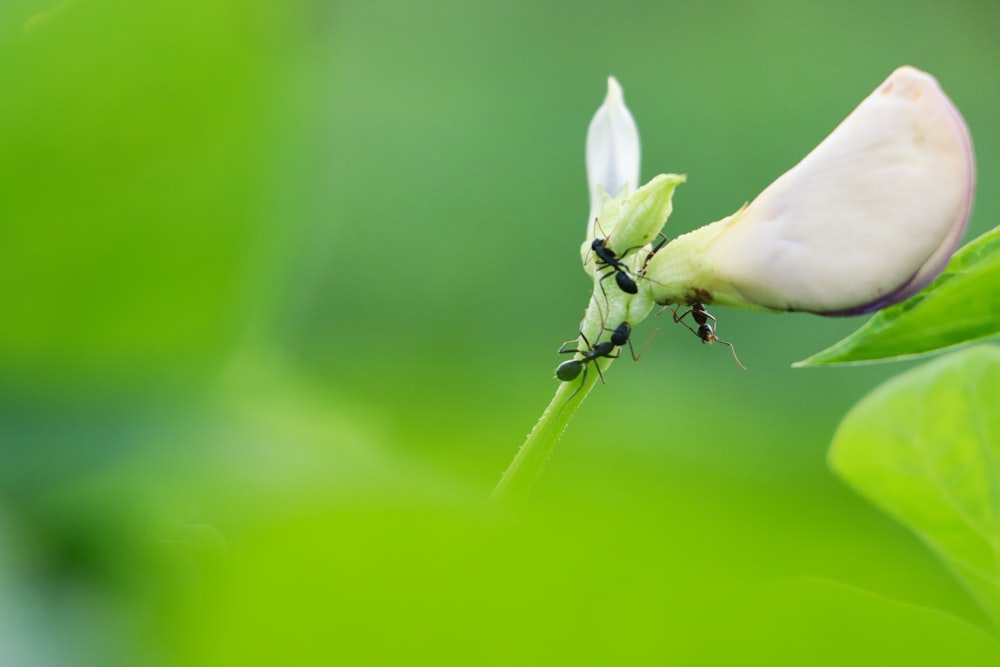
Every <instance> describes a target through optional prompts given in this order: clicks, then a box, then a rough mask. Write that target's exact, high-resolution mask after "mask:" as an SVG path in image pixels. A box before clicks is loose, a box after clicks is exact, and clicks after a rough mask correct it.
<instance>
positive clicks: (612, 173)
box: [587, 77, 639, 239]
mask: <svg viewBox="0 0 1000 667" xmlns="http://www.w3.org/2000/svg"><path fill="white" fill-rule="evenodd" d="M638 184H639V130H638V128H637V127H636V125H635V119H633V118H632V114H631V113H630V112H629V110H628V107H626V106H625V99H624V97H623V96H622V87H621V86H620V85H618V81H617V80H616V79H615V78H614V77H608V94H607V96H606V97H605V98H604V103H603V104H602V105H601V107H600V108H599V109H598V110H597V113H595V114H594V118H593V119H592V120H591V121H590V127H589V128H587V185H588V187H589V189H590V220H589V223H588V225H589V226H588V229H587V238H589V239H593V238H594V219H595V218H598V217H601V215H602V212H603V209H604V205H605V203H606V202H607V200H608V199H610V198H615V197H618V196H619V195H625V196H627V195H628V194H631V193H632V192H634V191H635V188H636V186H637V185H638ZM610 231H611V230H610V229H608V228H606V227H605V228H604V234H605V235H607V234H609V233H610Z"/></svg>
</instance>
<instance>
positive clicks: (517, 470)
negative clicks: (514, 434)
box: [490, 359, 613, 505]
mask: <svg viewBox="0 0 1000 667" xmlns="http://www.w3.org/2000/svg"><path fill="white" fill-rule="evenodd" d="M611 361H613V360H612V359H605V360H601V361H599V362H596V363H600V364H601V370H602V372H603V370H604V369H606V368H607V367H608V366H610V365H611ZM599 380H600V375H599V374H598V373H597V369H596V368H594V367H593V365H591V368H589V369H588V371H587V377H586V378H585V379H584V381H583V384H582V385H581V384H580V381H579V380H573V381H570V382H560V383H559V388H558V389H556V394H555V396H553V397H552V402H550V403H549V406H548V407H547V408H545V412H543V413H542V416H541V417H540V418H539V420H538V422H537V423H535V427H534V428H533V429H531V433H529V434H528V438H527V439H526V440H525V441H524V444H523V445H521V448H520V449H519V450H518V451H517V454H516V455H515V456H514V460H513V461H511V464H510V466H509V467H508V468H507V470H506V471H504V474H503V476H502V477H501V478H500V483H499V484H497V486H496V488H495V489H494V490H493V495H491V496H490V502H491V503H493V504H495V505H501V504H503V505H514V504H518V503H521V502H523V501H524V500H525V498H527V496H528V492H529V490H530V489H531V486H532V485H533V484H534V483H535V480H537V479H538V476H539V475H540V474H541V472H542V468H544V467H545V463H546V462H547V461H548V460H549V457H550V456H552V451H553V450H554V449H555V448H556V443H557V442H559V438H560V437H562V434H563V431H565V430H566V426H567V425H569V420H570V419H572V418H573V415H574V414H575V413H576V410H577V408H579V407H580V405H581V404H582V403H583V400H584V399H585V398H587V395H588V394H589V393H590V390H591V389H593V388H594V385H595V384H597V382H598V381H599ZM578 389H579V391H577V390H578ZM573 392H576V394H574V393H573Z"/></svg>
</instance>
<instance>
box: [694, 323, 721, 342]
mask: <svg viewBox="0 0 1000 667" xmlns="http://www.w3.org/2000/svg"><path fill="white" fill-rule="evenodd" d="M698 338H700V339H701V342H702V343H714V342H716V341H718V340H719V339H718V338H717V337H716V336H715V330H714V329H713V328H712V325H711V324H702V325H700V326H699V327H698Z"/></svg>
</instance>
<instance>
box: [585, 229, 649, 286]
mask: <svg viewBox="0 0 1000 667" xmlns="http://www.w3.org/2000/svg"><path fill="white" fill-rule="evenodd" d="M606 242H607V239H601V238H597V239H594V242H593V243H591V244H590V249H591V250H593V251H594V254H595V255H597V261H598V262H600V263H601V264H602V265H603V266H601V267H599V268H598V270H601V269H604V268H605V267H611V273H614V274H615V282H616V283H617V284H618V289H620V290H621V291H623V292H625V293H627V294H638V293H639V286H638V285H636V284H635V280H634V279H633V278H632V276H630V275H629V273H628V269H627V268H626V267H625V265H623V264H622V263H621V260H622V257H624V256H625V255H626V254H628V250H626V251H625V252H624V253H622V257H619V256H618V255H616V254H615V251H614V250H612V249H611V248H609V247H608V246H607V245H605V243H606ZM629 250H631V248H629ZM611 273H606V274H604V275H603V276H601V280H602V281H603V280H604V279H605V278H607V277H608V276H610V275H611Z"/></svg>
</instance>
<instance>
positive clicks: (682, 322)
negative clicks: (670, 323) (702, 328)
mask: <svg viewBox="0 0 1000 667" xmlns="http://www.w3.org/2000/svg"><path fill="white" fill-rule="evenodd" d="M672 310H673V315H674V322H675V323H678V322H679V323H680V324H683V325H684V326H685V327H687V330H688V331H690V332H691V333H693V334H694V335H695V336H698V338H701V336H700V335H699V334H698V332H697V331H695V330H694V328H692V327H691V325H690V324H688V323H687V322H685V321H684V318H685V317H687V316H688V315H690V314H691V313H693V312H694V310H693V309H691V308H688V309H687V310H685V311H684V313H683V314H682V315H680V316H678V315H677V311H678V310H680V308H677V307H674V308H673V309H672ZM660 312H663V311H660Z"/></svg>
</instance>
